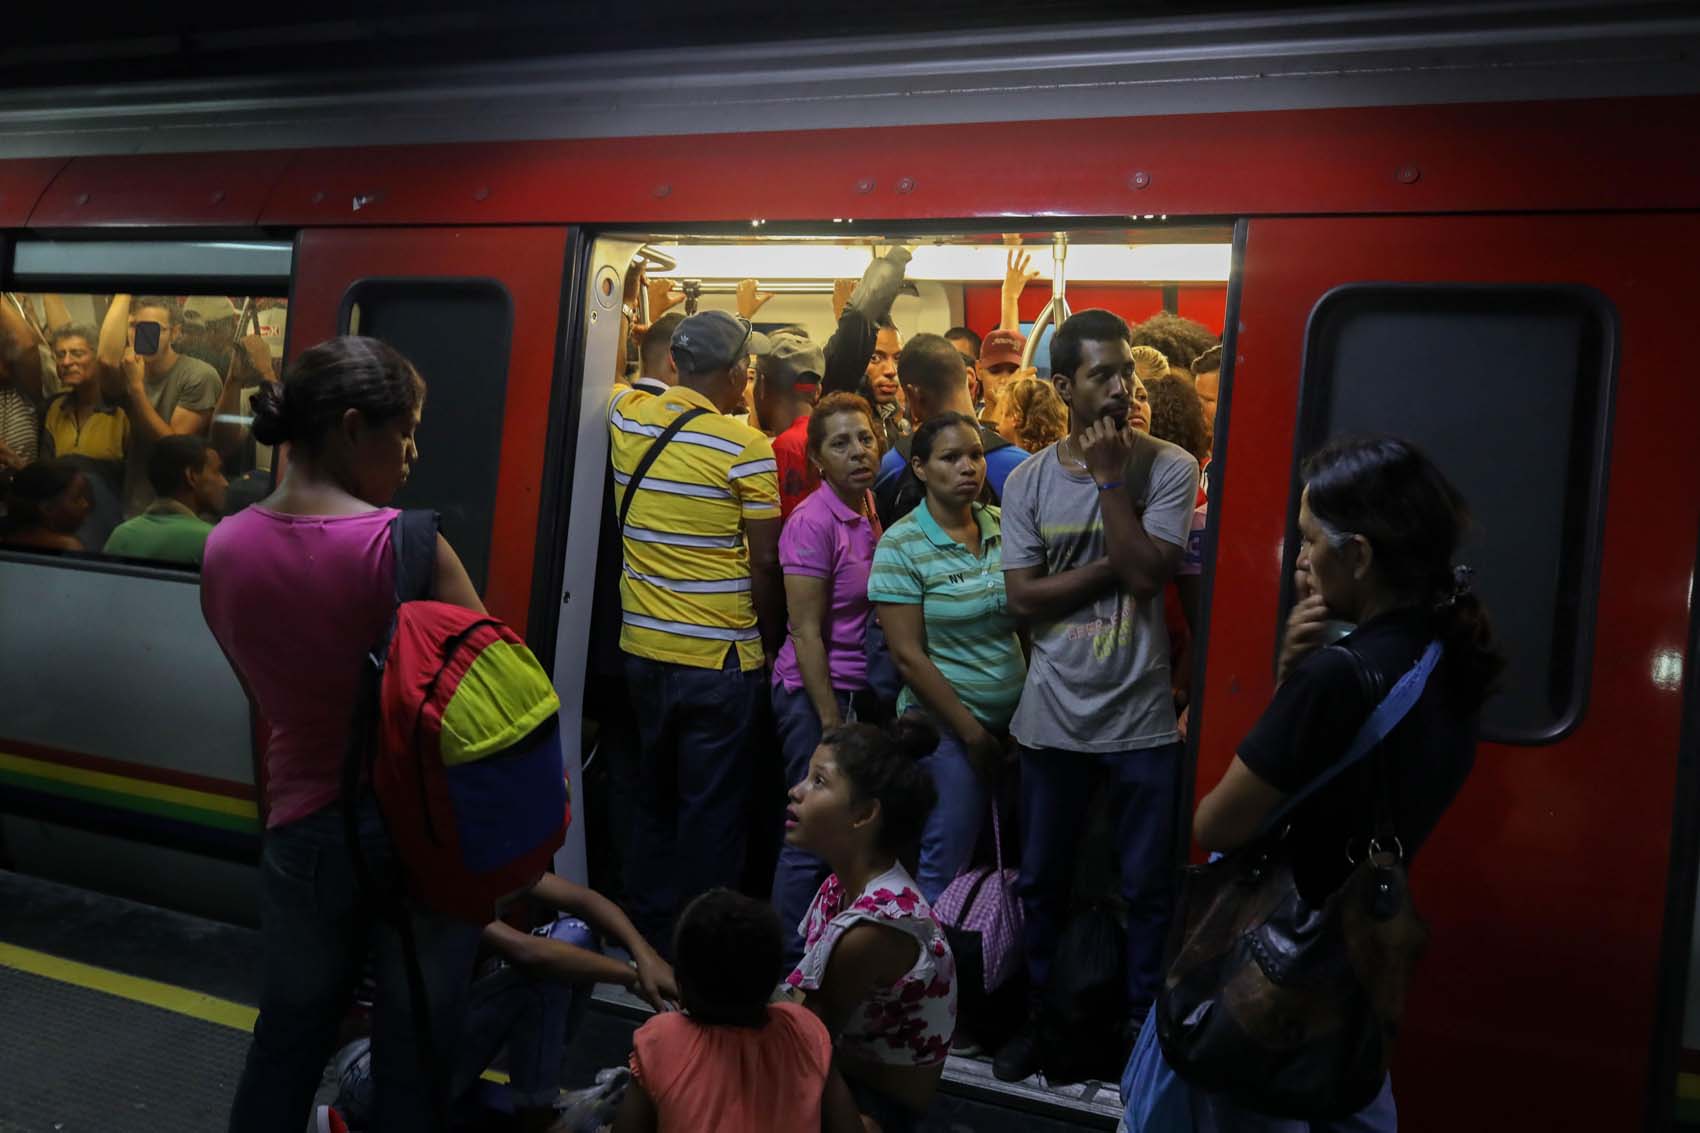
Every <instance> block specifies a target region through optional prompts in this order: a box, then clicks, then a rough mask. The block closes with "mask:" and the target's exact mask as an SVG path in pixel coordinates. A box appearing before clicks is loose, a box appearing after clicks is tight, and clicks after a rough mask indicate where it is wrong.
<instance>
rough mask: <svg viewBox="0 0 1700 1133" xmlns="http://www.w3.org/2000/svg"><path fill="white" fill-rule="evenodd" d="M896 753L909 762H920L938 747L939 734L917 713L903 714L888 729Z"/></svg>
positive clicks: (928, 721)
mask: <svg viewBox="0 0 1700 1133" xmlns="http://www.w3.org/2000/svg"><path fill="white" fill-rule="evenodd" d="M888 731H889V733H890V735H891V738H892V740H893V742H895V743H896V744H897V750H898V752H899V753H900V754H901V755H902V756H903V757H904V758H905V759H910V760H921V759H924V758H926V757H927V756H929V755H931V754H933V751H934V750H935V749H936V748H937V747H938V746H939V732H938V729H937V728H935V727H933V725H932V722H931V721H930V720H928V719H927V718H926V717H925V716H923V715H921V714H920V713H919V712H905V713H904V714H903V715H901V716H899V717H898V718H897V719H896V720H895V721H893V722H892V724H891V727H890V728H889V729H888Z"/></svg>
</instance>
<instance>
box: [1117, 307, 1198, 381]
mask: <svg viewBox="0 0 1700 1133" xmlns="http://www.w3.org/2000/svg"><path fill="white" fill-rule="evenodd" d="M1218 341H1219V340H1218V339H1217V337H1216V336H1215V335H1214V334H1212V333H1210V328H1209V327H1207V326H1205V325H1204V324H1203V323H1201V322H1196V321H1194V320H1192V319H1185V318H1182V317H1181V316H1179V315H1172V314H1170V313H1169V312H1168V311H1158V312H1157V313H1156V314H1155V315H1152V316H1151V317H1150V318H1149V319H1146V320H1145V321H1144V322H1142V323H1140V324H1139V325H1138V326H1136V327H1134V328H1133V344H1134V345H1135V346H1155V347H1156V348H1157V349H1158V350H1159V351H1161V352H1162V354H1163V357H1165V358H1167V359H1168V360H1169V361H1170V362H1171V363H1173V364H1174V365H1176V366H1185V367H1187V368H1188V369H1191V368H1192V360H1193V359H1194V358H1197V357H1198V356H1199V355H1200V354H1203V353H1204V352H1205V351H1206V350H1209V349H1210V348H1211V347H1212V346H1215V345H1216V344H1217V342H1218Z"/></svg>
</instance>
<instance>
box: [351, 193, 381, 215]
mask: <svg viewBox="0 0 1700 1133" xmlns="http://www.w3.org/2000/svg"><path fill="white" fill-rule="evenodd" d="M380 196H382V194H381V193H356V194H354V211H355V212H359V211H360V210H361V209H363V208H365V207H366V206H367V205H371V204H376V203H377V202H378V198H379V197H380Z"/></svg>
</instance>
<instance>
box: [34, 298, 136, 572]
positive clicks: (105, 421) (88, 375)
mask: <svg viewBox="0 0 1700 1133" xmlns="http://www.w3.org/2000/svg"><path fill="white" fill-rule="evenodd" d="M49 337H50V339H51V345H52V348H53V357H54V360H55V362H56V363H57V368H58V373H59V380H60V381H61V382H62V383H63V384H64V386H65V389H64V392H62V393H60V394H58V395H57V396H55V397H54V398H53V399H52V400H50V401H49V402H48V403H47V408H46V411H45V412H44V413H43V414H42V421H41V425H42V429H41V432H42V437H41V454H42V455H43V456H44V457H56V458H58V459H60V460H62V461H68V462H69V463H71V464H72V465H74V466H75V467H77V468H78V469H80V470H81V471H82V472H83V474H84V476H85V477H86V478H87V479H88V483H89V499H90V501H91V506H90V508H89V510H88V513H87V515H86V516H85V517H84V519H83V524H82V527H80V528H79V529H78V531H77V538H78V540H80V541H81V542H82V544H83V546H85V547H93V548H98V547H104V546H106V540H107V539H108V538H109V537H110V536H111V534H112V531H113V529H114V528H115V527H117V526H118V524H119V523H120V522H121V521H122V520H123V518H124V502H123V501H124V495H123V492H124V469H125V467H126V461H127V460H128V457H129V454H130V451H131V449H132V448H133V446H134V443H135V442H134V438H133V437H132V435H131V427H130V415H129V414H128V413H127V412H125V411H124V410H123V409H121V408H120V407H118V406H117V405H115V404H113V403H111V402H110V401H108V400H107V399H106V396H105V394H104V393H103V389H102V387H103V383H104V382H105V380H106V375H105V374H104V373H102V369H101V366H100V363H99V361H98V359H97V357H96V353H95V349H96V348H95V344H96V343H97V342H98V340H99V336H98V335H97V334H96V333H95V331H94V329H93V328H92V327H87V326H83V325H80V324H77V323H70V324H67V325H65V326H61V327H59V328H58V329H56V330H54V331H53V332H52V334H51V335H50V336H49Z"/></svg>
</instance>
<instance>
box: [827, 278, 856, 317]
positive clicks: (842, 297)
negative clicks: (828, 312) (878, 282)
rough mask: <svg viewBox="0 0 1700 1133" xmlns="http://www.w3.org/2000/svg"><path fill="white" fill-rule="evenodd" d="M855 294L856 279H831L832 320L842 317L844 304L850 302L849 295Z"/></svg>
mask: <svg viewBox="0 0 1700 1133" xmlns="http://www.w3.org/2000/svg"><path fill="white" fill-rule="evenodd" d="M854 294H856V281H855V280H853V279H835V280H833V281H832V321H833V322H837V321H838V320H839V319H841V318H843V317H844V306H845V304H847V303H849V302H850V296H852V295H854Z"/></svg>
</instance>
